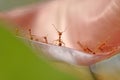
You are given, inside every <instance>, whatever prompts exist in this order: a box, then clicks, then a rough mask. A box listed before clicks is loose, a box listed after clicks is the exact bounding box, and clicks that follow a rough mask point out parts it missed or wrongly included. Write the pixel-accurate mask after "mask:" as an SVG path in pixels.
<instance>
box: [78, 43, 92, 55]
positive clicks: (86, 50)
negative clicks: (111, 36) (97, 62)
mask: <svg viewBox="0 0 120 80" xmlns="http://www.w3.org/2000/svg"><path fill="white" fill-rule="evenodd" d="M77 44H78V45H79V46H80V47H81V48H82V50H83V51H85V52H87V53H93V54H94V52H93V51H92V50H91V49H90V48H88V47H87V46H83V45H82V44H81V43H80V41H78V42H77Z"/></svg>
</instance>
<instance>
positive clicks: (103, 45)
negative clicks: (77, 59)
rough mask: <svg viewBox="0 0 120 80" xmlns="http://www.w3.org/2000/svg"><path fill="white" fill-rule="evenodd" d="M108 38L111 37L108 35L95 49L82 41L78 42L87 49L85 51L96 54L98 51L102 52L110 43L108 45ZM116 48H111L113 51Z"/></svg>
mask: <svg viewBox="0 0 120 80" xmlns="http://www.w3.org/2000/svg"><path fill="white" fill-rule="evenodd" d="M108 39H109V37H108V38H107V39H106V40H104V41H103V42H101V43H100V44H98V45H97V47H96V48H95V49H94V50H91V49H90V48H88V47H87V46H83V45H82V44H81V43H80V41H78V42H77V44H78V45H79V46H80V47H81V48H82V49H83V51H85V52H87V53H92V54H96V53H97V52H98V51H101V52H103V51H104V48H105V47H106V46H108V45H107V42H108ZM114 50H115V49H114V48H112V49H111V51H114Z"/></svg>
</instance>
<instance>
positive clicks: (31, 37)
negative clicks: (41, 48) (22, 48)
mask: <svg viewBox="0 0 120 80" xmlns="http://www.w3.org/2000/svg"><path fill="white" fill-rule="evenodd" d="M29 35H30V39H31V40H35V41H40V40H39V39H38V38H35V35H33V34H32V30H31V29H29ZM42 38H43V40H41V41H40V42H43V43H46V44H48V39H47V37H46V36H43V37H42Z"/></svg>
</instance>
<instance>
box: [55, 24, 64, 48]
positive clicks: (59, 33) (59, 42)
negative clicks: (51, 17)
mask: <svg viewBox="0 0 120 80" xmlns="http://www.w3.org/2000/svg"><path fill="white" fill-rule="evenodd" d="M53 27H54V28H55V29H56V31H57V33H58V35H59V37H58V39H57V40H55V41H57V42H58V46H62V45H65V43H64V42H63V41H62V34H63V32H65V30H64V31H62V32H61V31H59V30H57V28H56V27H55V25H53Z"/></svg>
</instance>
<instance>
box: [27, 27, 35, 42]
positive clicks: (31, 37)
mask: <svg viewBox="0 0 120 80" xmlns="http://www.w3.org/2000/svg"><path fill="white" fill-rule="evenodd" d="M28 31H29V35H30V40H33V39H34V38H33V36H34V35H32V30H31V29H28Z"/></svg>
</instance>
